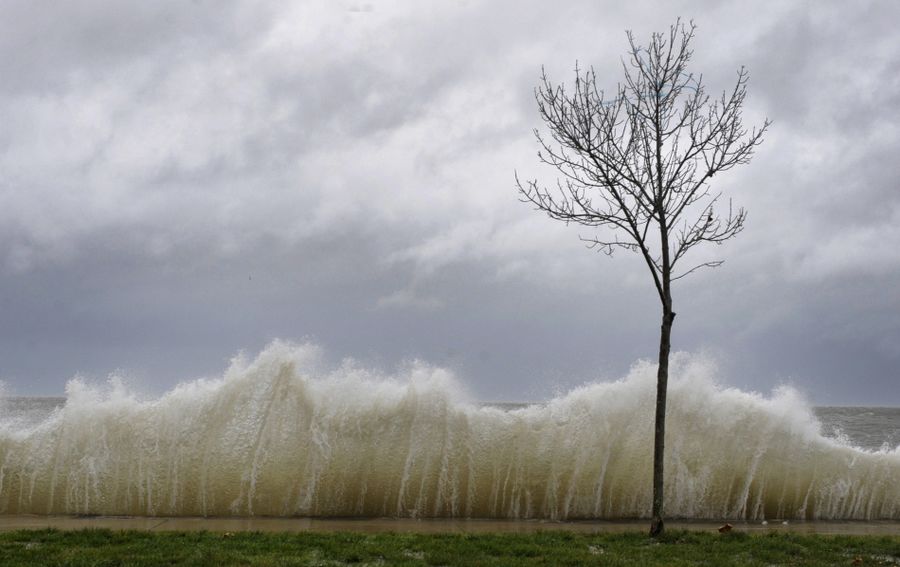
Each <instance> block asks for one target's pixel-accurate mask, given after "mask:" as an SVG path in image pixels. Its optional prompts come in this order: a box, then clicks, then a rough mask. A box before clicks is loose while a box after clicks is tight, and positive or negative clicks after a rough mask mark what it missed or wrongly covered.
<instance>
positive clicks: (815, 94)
mask: <svg viewBox="0 0 900 567" xmlns="http://www.w3.org/2000/svg"><path fill="white" fill-rule="evenodd" d="M554 4H556V3H551V2H546V1H533V2H532V1H527V2H526V1H523V0H491V1H487V0H485V1H476V0H472V1H458V2H450V1H446V2H438V1H428V2H423V1H416V2H413V1H409V2H382V1H378V0H371V1H358V2H357V1H339V0H328V1H323V2H294V3H290V2H276V1H273V2H268V3H267V2H252V3H251V2H246V3H243V2H213V1H203V0H196V1H194V2H193V3H190V2H182V1H179V2H163V1H153V2H129V3H125V2H118V1H96V0H79V1H78V2H40V1H35V0H23V1H7V2H3V3H2V4H0V53H2V57H0V74H2V77H3V80H2V81H0V124H2V127H0V306H2V326H0V379H2V380H3V381H5V382H6V389H7V390H8V391H9V392H11V393H13V394H18V395H54V394H56V395H58V394H61V393H62V392H63V389H64V387H65V383H66V381H67V380H68V379H70V378H71V377H72V376H73V375H75V374H81V375H84V376H87V377H90V378H92V379H96V380H103V379H104V378H105V377H106V376H107V375H108V374H110V373H113V372H117V373H120V374H123V375H124V376H126V377H128V378H129V379H130V380H133V381H134V382H135V383H136V384H139V385H140V388H143V389H146V390H149V391H153V392H161V391H163V390H164V389H166V388H168V387H170V386H172V385H174V384H175V383H177V382H179V381H183V380H187V379H191V378H195V377H199V376H214V375H218V374H220V373H221V372H222V370H224V368H225V367H226V366H227V364H228V360H229V359H230V358H231V357H232V356H233V355H235V354H236V353H238V352H239V351H242V350H243V351H245V352H246V353H248V355H251V356H252V355H253V354H255V353H256V352H258V351H259V350H260V349H261V348H263V347H264V346H265V345H266V344H267V343H269V342H270V341H271V340H273V339H275V338H282V339H286V340H292V341H305V340H311V341H313V342H315V343H318V344H319V345H321V346H322V347H323V349H324V350H325V352H326V353H327V355H328V357H330V358H331V359H333V360H335V361H338V360H340V359H342V358H343V357H354V358H356V359H358V360H360V361H361V362H362V363H364V364H366V365H371V366H375V367H378V368H384V369H386V370H388V371H390V369H391V368H394V367H396V366H397V365H398V364H402V363H403V361H405V360H409V359H414V358H417V359H422V360H424V361H427V362H429V363H431V364H435V365H440V366H445V367H449V368H451V369H453V370H454V371H455V372H456V374H457V375H458V376H459V379H460V380H461V381H462V382H463V383H464V384H465V385H466V386H467V387H468V388H469V389H470V390H471V392H472V393H473V395H474V396H476V397H477V398H479V399H485V400H540V399H545V398H547V397H548V396H551V395H553V394H554V393H556V392H560V391H565V390H567V389H570V388H572V387H574V386H577V385H579V384H582V383H584V382H585V381H590V380H596V379H605V380H608V379H617V378H619V377H621V376H623V375H624V374H625V372H627V370H628V368H629V367H630V365H631V364H633V363H634V362H635V361H636V360H638V359H640V358H653V357H654V355H655V353H656V352H657V349H658V346H657V344H658V343H657V341H658V332H659V319H660V312H659V311H660V308H659V305H658V299H657V297H656V295H655V291H654V290H653V288H652V284H651V282H650V279H649V276H648V273H647V272H646V267H644V266H642V265H641V263H640V261H639V258H637V257H629V255H628V254H626V253H618V254H616V256H615V257H613V258H608V257H606V256H604V255H602V254H598V253H596V252H592V251H589V250H587V249H585V247H584V245H583V244H582V243H581V242H580V241H579V239H578V236H579V235H580V234H582V235H583V234H584V229H579V228H577V227H566V226H564V225H562V224H560V223H557V222H555V221H552V220H550V219H547V218H545V217H544V216H542V215H541V214H539V213H538V212H536V211H533V210H532V209H531V208H529V206H527V205H525V204H522V203H520V202H519V201H518V200H517V194H516V190H515V183H514V175H515V172H516V171H518V172H519V174H520V175H523V176H525V177H539V178H540V179H541V180H542V181H545V182H549V183H552V182H553V180H554V179H555V176H554V172H553V171H552V170H549V169H547V168H545V167H540V166H539V165H538V161H537V158H536V150H537V145H536V142H535V140H534V137H533V135H532V129H533V128H535V127H538V126H540V121H539V117H538V115H537V111H536V106H535V102H534V97H533V88H534V86H535V85H536V82H537V80H538V78H539V74H540V70H541V66H542V65H543V66H545V67H546V69H547V72H548V74H549V75H550V77H551V78H552V79H554V80H558V81H570V80H571V79H572V76H573V75H572V71H573V69H574V66H575V62H576V61H578V62H579V63H581V64H582V65H583V66H586V65H593V66H594V67H595V69H596V70H597V72H598V75H599V82H600V83H601V86H607V87H608V88H613V87H614V86H615V85H616V83H617V82H618V81H619V80H620V78H621V68H620V58H621V57H622V56H623V55H624V54H625V51H626V49H627V41H626V37H625V30H626V29H631V30H633V31H634V33H635V35H636V37H637V39H638V40H639V41H641V42H644V43H646V40H647V38H649V35H650V34H651V33H652V32H654V31H665V30H667V28H668V26H669V24H671V23H672V22H673V21H674V20H675V19H676V18H677V17H678V16H681V17H682V18H685V19H693V20H694V21H695V23H696V24H697V26H698V28H697V35H696V39H695V41H694V44H693V47H694V60H693V62H692V64H691V70H692V71H694V72H696V73H703V76H704V80H705V82H706V83H707V85H708V87H709V89H710V91H711V92H713V93H715V92H718V91H721V90H723V89H725V88H728V87H730V86H732V84H733V81H734V79H735V76H736V75H735V71H736V70H737V69H738V68H739V67H740V66H742V65H743V66H746V67H747V68H748V69H749V71H750V84H749V92H750V96H749V98H748V100H747V106H746V110H745V121H746V123H747V124H748V125H752V124H758V123H760V122H762V120H763V119H764V118H765V117H766V116H768V117H769V118H771V119H772V120H773V121H774V125H773V126H772V128H771V131H770V133H769V134H768V135H767V136H766V140H765V142H764V143H763V145H762V146H761V147H760V149H759V151H758V152H757V155H756V156H755V157H754V159H753V161H752V163H751V164H749V165H745V166H742V167H739V168H737V169H735V170H732V171H730V172H728V173H725V174H722V175H721V176H717V177H716V179H715V185H714V187H715V188H718V189H722V190H724V191H725V192H726V194H727V195H729V196H731V197H732V198H733V199H734V200H735V203H736V204H739V205H742V206H744V207H746V208H747V209H748V211H749V218H748V224H747V228H746V230H745V231H744V232H743V233H742V234H741V235H739V237H738V238H737V239H736V240H733V241H731V242H729V243H728V244H726V245H725V246H723V247H721V248H716V249H715V250H714V251H713V252H715V254H717V255H719V256H721V257H722V258H724V259H725V260H726V263H725V264H724V265H723V266H722V267H721V268H718V269H716V270H709V271H705V272H701V273H697V274H695V275H692V276H691V277H689V278H686V279H685V280H680V281H678V282H677V285H676V287H675V289H674V300H675V310H676V311H677V312H678V318H677V320H676V322H675V327H674V336H673V343H674V349H676V350H684V351H689V352H694V353H703V354H704V355H706V356H710V357H713V358H714V359H715V360H716V361H717V362H718V365H719V369H720V370H719V372H720V377H719V379H720V380H721V381H722V383H724V384H727V385H733V386H737V387H740V388H742V389H746V390H757V391H761V392H768V391H770V390H771V389H772V388H773V387H775V386H777V385H779V384H786V383H787V384H793V385H794V386H795V387H796V388H798V389H799V390H800V391H801V392H803V393H805V394H806V395H807V396H808V397H809V399H810V400H811V401H813V402H814V403H819V404H871V405H900V186H898V179H900V165H898V164H900V128H898V122H900V112H898V105H900V34H898V33H897V31H896V25H897V22H898V21H900V3H897V2H892V1H884V2H852V3H850V2H821V1H816V2H783V1H780V0H779V1H771V2H752V3H748V2H737V1H735V2H692V1H673V2H666V3H654V2H644V1H630V2H618V1H617V2H605V1H598V0H583V1H573V2H566V3H565V7H562V8H560V7H558V6H554Z"/></svg>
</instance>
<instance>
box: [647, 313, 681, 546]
mask: <svg viewBox="0 0 900 567" xmlns="http://www.w3.org/2000/svg"><path fill="white" fill-rule="evenodd" d="M674 320H675V313H674V312H673V311H672V307H671V304H670V305H668V306H666V307H664V308H663V320H662V328H661V330H660V334H659V369H658V370H657V372H656V428H655V432H654V438H653V512H652V520H651V522H650V535H651V536H653V537H656V536H659V535H662V533H663V530H664V528H665V526H664V523H663V458H664V456H665V446H666V391H667V388H668V383H669V350H670V348H671V338H672V322H673V321H674Z"/></svg>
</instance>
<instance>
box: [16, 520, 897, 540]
mask: <svg viewBox="0 0 900 567" xmlns="http://www.w3.org/2000/svg"><path fill="white" fill-rule="evenodd" d="M723 523H724V522H679V521H670V522H667V523H666V527H667V528H670V529H687V530H697V531H715V530H717V529H718V528H719V527H720V526H721V525H722V524H723ZM731 523H732V524H733V526H734V529H735V530H737V531H744V532H755V533H767V532H794V533H814V534H832V535H835V534H848V535H849V534H854V535H898V536H900V522H897V521H875V522H781V521H771V522H769V523H767V524H763V523H759V522H755V523H742V522H731ZM648 525H649V524H648V521H634V522H547V521H524V520H519V521H511V520H509V521H508V520H443V519H435V520H410V519H393V518H360V519H351V518H347V519H344V518H340V519H322V518H261V517H255V518H195V517H155V518H154V517H118V516H90V517H82V516H30V515H16V516H3V515H0V531H12V530H22V529H45V528H56V529H60V530H81V529H89V528H94V529H98V528H105V529H112V530H141V531H211V532H242V531H244V532H254V531H258V532H336V531H340V532H362V533H373V532H406V533H530V532H537V531H551V530H554V531H555V530H567V531H573V532H582V533H599V532H623V531H645V530H647V529H648Z"/></svg>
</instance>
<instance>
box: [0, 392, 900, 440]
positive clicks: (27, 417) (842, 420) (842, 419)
mask: <svg viewBox="0 0 900 567" xmlns="http://www.w3.org/2000/svg"><path fill="white" fill-rule="evenodd" d="M65 402H66V399H65V398H61V397H12V398H7V399H6V401H5V405H4V406H3V407H2V408H0V412H5V414H6V415H5V416H4V415H2V414H0V418H2V420H3V421H15V422H16V423H17V425H19V426H21V427H29V426H33V425H37V424H39V423H40V422H42V421H44V420H46V419H47V418H48V417H50V415H51V414H52V413H53V410H55V409H57V408H59V407H62V406H63V404H65ZM482 405H483V406H485V407H493V408H498V409H502V410H506V411H514V410H518V409H523V408H526V407H528V406H529V405H540V404H525V403H517V402H486V403H484V404H482ZM813 411H814V412H815V414H816V418H818V420H819V422H820V424H821V433H822V435H823V436H825V437H830V438H832V439H838V440H841V441H843V442H844V443H846V444H848V445H853V446H854V447H858V448H860V449H866V450H869V451H877V450H884V449H888V450H890V449H895V448H896V447H898V446H900V408H884V407H855V406H854V407H838V406H833V407H832V406H826V407H814V408H813Z"/></svg>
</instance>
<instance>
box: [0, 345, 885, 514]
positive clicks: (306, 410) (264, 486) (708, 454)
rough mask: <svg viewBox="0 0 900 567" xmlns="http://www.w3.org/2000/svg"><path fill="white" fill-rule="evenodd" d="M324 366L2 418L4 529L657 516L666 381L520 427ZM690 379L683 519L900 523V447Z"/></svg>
mask: <svg viewBox="0 0 900 567" xmlns="http://www.w3.org/2000/svg"><path fill="white" fill-rule="evenodd" d="M321 367H322V365H321V364H320V362H319V354H318V349H317V348H316V347H315V346H313V345H299V346H292V345H288V344H284V343H274V344H273V345H271V346H269V347H268V348H267V349H266V350H265V351H263V352H262V353H261V354H260V355H259V356H258V357H257V358H256V359H255V360H253V361H246V360H243V359H237V360H235V361H234V362H233V364H232V366H231V368H230V369H229V370H228V371H227V372H226V373H225V375H224V376H223V377H222V378H221V379H215V380H199V381H195V382H191V383H186V384H183V385H180V386H178V387H177V388H175V389H174V390H172V391H170V392H169V393H167V394H165V395H164V396H162V397H161V398H158V399H155V400H152V401H140V400H139V399H137V397H136V396H134V395H133V394H131V393H129V391H128V390H127V388H125V387H124V386H122V385H121V384H120V383H118V382H115V381H113V382H112V383H111V384H110V385H108V386H105V387H96V386H90V385H87V384H85V383H83V382H81V381H79V380H77V379H76V380H73V381H71V382H70V383H69V384H68V386H67V400H66V403H65V405H64V406H63V407H61V408H59V409H58V410H56V411H55V412H54V413H53V414H52V415H51V416H50V417H49V418H48V419H46V420H44V421H42V422H41V423H39V424H36V425H29V426H23V425H22V424H18V425H16V424H15V423H13V422H12V421H9V420H7V421H6V422H5V423H4V422H3V421H2V419H0V513H3V514H23V513H27V514H61V513H66V514H72V513H77V514H107V515H125V514H128V515H151V516H152V515H176V516H178V515H202V516H207V515H215V516H229V515H239V516H245V515H269V516H355V517H382V516H388V517H470V518H476V517H477V518H545V519H554V520H565V519H586V518H605V519H621V518H639V517H640V518H643V517H648V515H649V512H650V506H651V498H650V497H651V495H650V486H651V470H652V467H651V455H652V430H653V428H652V415H653V405H654V395H655V394H654V393H655V366H654V365H652V364H649V363H639V364H637V365H635V367H634V368H633V369H632V370H631V372H630V373H629V374H628V376H627V377H625V378H624V379H622V380H620V381H617V382H611V383H595V384H590V385H586V386H583V387H581V388H578V389H576V390H573V391H571V392H569V393H568V394H565V395H563V396H561V397H558V398H555V399H553V400H551V401H549V402H547V403H545V404H538V405H532V406H528V407H524V408H520V409H515V410H504V409H500V408H495V407H484V406H481V405H479V404H476V403H470V402H468V401H466V399H465V397H464V396H463V395H462V394H461V393H460V390H461V389H460V387H459V385H458V384H457V383H456V382H455V380H454V378H453V376H452V375H451V374H450V373H449V372H448V371H446V370H442V369H438V368H432V367H429V366H427V365H423V364H411V365H409V366H408V367H406V368H405V369H403V370H402V371H399V372H398V373H397V374H396V375H394V376H384V375H381V374H378V373H376V372H372V371H368V370H365V369H363V368H360V367H358V366H356V365H354V364H352V363H345V364H344V365H342V366H341V367H339V368H337V369H331V370H321ZM671 374H672V378H671V380H670V389H669V411H668V436H667V448H666V449H667V460H666V472H667V478H666V489H665V500H666V511H667V514H668V515H670V516H673V517H684V518H698V519H699V518H706V519H712V518H729V519H746V520H763V519H773V518H787V519H900V448H898V449H894V450H882V451H877V452H872V451H864V450H861V449H857V448H854V447H852V446H849V445H847V444H846V443H845V442H841V441H837V440H834V439H830V438H827V437H824V436H823V435H822V434H821V433H820V425H819V423H818V421H817V420H816V418H815V417H814V414H813V412H812V410H811V408H810V407H809V406H808V405H807V404H806V403H805V402H804V401H803V400H802V399H801V398H800V397H799V396H798V395H797V394H796V393H795V392H794V391H792V390H790V389H780V390H777V391H776V392H775V393H774V394H773V395H772V396H771V397H763V396H759V395H756V394H750V393H745V392H741V391H738V390H735V389H726V388H722V387H720V386H718V385H717V384H716V382H715V381H714V379H713V374H714V370H713V368H712V366H711V365H710V364H709V363H707V362H706V361H704V360H703V359H701V358H697V357H691V356H687V355H677V356H676V357H675V358H674V359H673V361H672V368H671ZM0 411H2V408H0Z"/></svg>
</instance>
